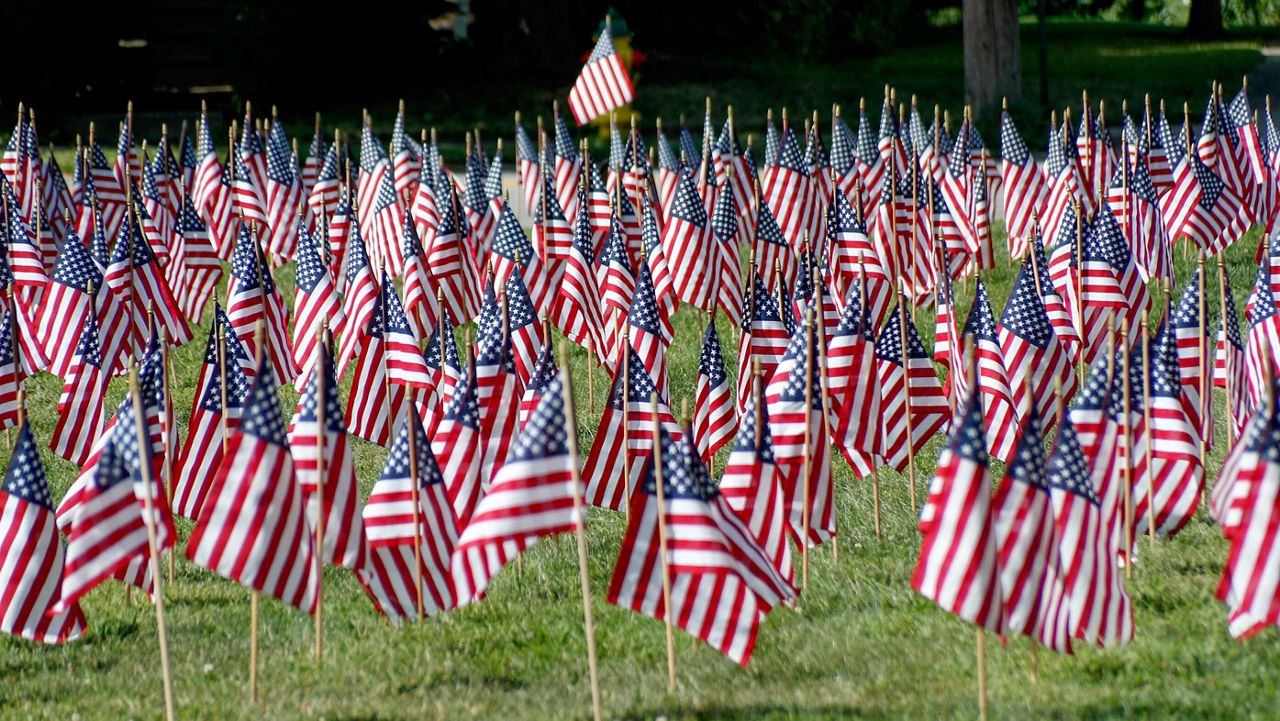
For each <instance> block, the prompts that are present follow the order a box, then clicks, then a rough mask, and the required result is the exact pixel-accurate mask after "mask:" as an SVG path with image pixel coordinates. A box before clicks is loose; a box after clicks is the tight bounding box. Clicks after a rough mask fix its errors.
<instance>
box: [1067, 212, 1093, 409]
mask: <svg viewBox="0 0 1280 721" xmlns="http://www.w3.org/2000/svg"><path fill="white" fill-rule="evenodd" d="M1071 212H1072V214H1073V215H1074V216H1075V219H1076V317H1075V323H1076V326H1077V327H1076V332H1077V333H1079V335H1080V355H1079V357H1078V358H1077V360H1076V374H1077V376H1078V378H1076V381H1077V383H1078V384H1079V386H1080V387H1082V388H1083V387H1084V356H1085V349H1086V346H1087V345H1088V343H1089V339H1088V338H1087V337H1086V332H1085V328H1084V218H1083V217H1081V206H1080V201H1079V200H1077V199H1075V198H1072V199H1071Z"/></svg>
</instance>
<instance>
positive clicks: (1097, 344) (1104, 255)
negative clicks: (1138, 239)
mask: <svg viewBox="0 0 1280 721" xmlns="http://www.w3.org/2000/svg"><path fill="white" fill-rule="evenodd" d="M1081 255H1082V256H1083V257H1082V258H1081V261H1082V262H1081V263H1080V265H1081V266H1082V267H1081V268H1080V269H1079V271H1080V273H1081V275H1082V283H1081V285H1082V288H1081V290H1082V292H1083V294H1084V298H1083V304H1084V337H1085V362H1087V363H1091V362H1093V359H1094V358H1095V357H1096V354H1097V353H1098V351H1100V350H1101V348H1102V345H1103V343H1102V342H1101V341H1100V338H1101V336H1102V335H1103V333H1104V331H1105V330H1106V329H1105V327H1104V326H1105V325H1106V323H1107V321H1108V319H1110V318H1111V317H1112V314H1113V313H1116V314H1118V317H1123V318H1127V319H1128V321H1129V329H1130V333H1131V337H1132V334H1135V333H1137V330H1138V325H1139V324H1138V321H1139V319H1140V317H1141V316H1142V314H1143V312H1145V311H1146V309H1147V306H1148V304H1149V302H1150V296H1149V295H1148V294H1147V286H1146V284H1145V283H1144V282H1143V280H1142V275H1141V274H1140V273H1139V272H1138V267H1137V265H1136V264H1135V263H1134V262H1133V253H1132V251H1131V250H1130V248H1129V242H1128V241H1127V240H1125V237H1124V234H1122V233H1121V232H1120V225H1119V223H1117V222H1116V216H1115V214H1114V213H1112V212H1111V208H1110V207H1108V206H1103V207H1102V208H1100V209H1099V211H1098V213H1097V214H1096V215H1095V216H1094V218H1093V222H1092V223H1090V224H1089V227H1088V229H1087V230H1085V233H1084V243H1083V248H1082V253H1081ZM1073 262H1074V258H1073Z"/></svg>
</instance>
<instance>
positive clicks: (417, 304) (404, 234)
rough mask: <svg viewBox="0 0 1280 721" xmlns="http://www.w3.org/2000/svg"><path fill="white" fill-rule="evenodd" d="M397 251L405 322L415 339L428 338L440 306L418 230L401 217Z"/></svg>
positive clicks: (408, 219)
mask: <svg viewBox="0 0 1280 721" xmlns="http://www.w3.org/2000/svg"><path fill="white" fill-rule="evenodd" d="M400 239H401V244H400V247H401V252H402V253H403V255H404V310H405V315H406V316H407V317H408V318H409V323H410V324H411V325H412V326H413V330H414V332H415V333H417V335H418V337H419V338H425V337H426V336H429V335H431V332H432V329H434V328H435V325H436V323H437V322H438V320H439V318H440V307H439V303H438V302H437V298H436V294H435V293H434V292H433V291H434V287H433V285H432V283H431V278H430V277H429V276H428V274H427V259H426V255H425V254H424V253H423V251H422V243H421V242H420V241H419V240H418V231H416V230H415V229H414V227H413V222H412V220H411V219H410V218H409V217H408V216H405V219H404V227H403V228H402V229H401V231H400Z"/></svg>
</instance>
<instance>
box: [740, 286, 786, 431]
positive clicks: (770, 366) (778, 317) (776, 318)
mask: <svg viewBox="0 0 1280 721" xmlns="http://www.w3.org/2000/svg"><path fill="white" fill-rule="evenodd" d="M749 272H750V275H749V276H748V286H747V292H746V293H745V294H744V295H745V296H746V301H747V303H746V308H745V309H744V313H743V318H742V328H741V331H742V332H741V337H740V339H739V343H738V388H737V399H738V400H737V405H738V415H739V417H741V415H742V414H743V413H744V412H745V410H746V402H747V398H748V396H749V394H750V390H751V386H750V381H751V368H752V364H753V363H755V362H757V361H758V362H759V363H760V369H761V371H762V372H763V373H764V377H765V378H772V377H773V370H774V368H776V367H777V365H778V361H780V360H782V356H783V354H785V353H786V350H787V346H788V344H789V343H790V340H791V333H790V331H789V330H788V328H787V326H786V323H784V322H783V320H782V314H781V311H780V310H779V306H778V299H777V298H776V297H775V296H774V295H772V294H771V293H769V291H768V289H767V287H766V286H765V283H764V280H763V279H761V277H760V273H759V271H758V270H755V269H752V270H750V271H749Z"/></svg>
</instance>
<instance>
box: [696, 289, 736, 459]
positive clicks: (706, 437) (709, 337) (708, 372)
mask: <svg viewBox="0 0 1280 721" xmlns="http://www.w3.org/2000/svg"><path fill="white" fill-rule="evenodd" d="M737 424H738V421H737V414H736V411H735V409H734V404H733V388H732V386H730V385H729V376H728V375H727V374H726V373H725V372H724V354H723V353H722V352H721V350H720V335H719V334H718V333H717V332H716V323H715V316H714V314H713V315H712V316H711V318H710V320H709V322H708V323H707V330H706V332H704V333H703V334H702V353H701V355H699V357H698V381H697V384H696V387H695V390H694V400H693V443H694V446H695V448H696V449H697V451H698V455H699V457H700V458H701V459H702V462H703V463H710V462H711V459H712V457H713V456H715V454H716V451H718V450H720V447H721V446H723V445H724V444H725V443H728V442H729V440H730V439H731V438H733V434H734V431H735V430H737Z"/></svg>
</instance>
